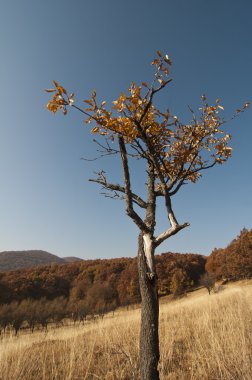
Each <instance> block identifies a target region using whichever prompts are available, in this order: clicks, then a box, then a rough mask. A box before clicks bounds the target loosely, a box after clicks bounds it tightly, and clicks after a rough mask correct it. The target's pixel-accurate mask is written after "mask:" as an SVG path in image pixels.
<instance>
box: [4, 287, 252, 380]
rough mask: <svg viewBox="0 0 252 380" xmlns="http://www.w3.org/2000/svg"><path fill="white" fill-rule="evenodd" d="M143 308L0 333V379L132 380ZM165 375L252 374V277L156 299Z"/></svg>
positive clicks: (202, 378) (237, 378)
mask: <svg viewBox="0 0 252 380" xmlns="http://www.w3.org/2000/svg"><path fill="white" fill-rule="evenodd" d="M139 317H140V309H139V308H138V307H136V308H135V309H131V310H127V309H119V310H117V311H116V312H115V313H114V314H112V313H111V314H108V315H106V316H105V317H104V318H103V319H97V320H96V321H88V322H85V323H84V324H78V325H77V324H76V325H65V326H62V327H58V328H55V327H53V326H50V327H49V329H48V331H47V332H45V331H42V330H41V331H35V332H34V333H30V332H29V331H28V330H27V331H22V332H20V333H19V334H18V336H15V334H14V332H12V331H9V332H7V333H6V334H5V335H2V336H1V338H0V379H1V380H35V379H36V380H77V379H79V380H97V379H98V380H119V379H121V380H137V379H138V332H139ZM160 349H161V357H160V367H159V370H160V377H161V379H162V380H166V379H167V380H168V379H169V380H175V379H176V380H189V379H195V380H250V379H251V378H252V361H251V358H252V283H251V281H250V282H249V281H245V282H240V283H234V284H230V285H228V286H226V287H225V288H224V289H223V290H222V291H219V292H218V293H214V294H211V295H210V296H209V295H208V294H207V291H206V289H200V290H198V291H195V292H192V293H189V294H188V295H187V296H186V297H183V298H181V299H178V300H170V299H169V298H164V299H161V303H160Z"/></svg>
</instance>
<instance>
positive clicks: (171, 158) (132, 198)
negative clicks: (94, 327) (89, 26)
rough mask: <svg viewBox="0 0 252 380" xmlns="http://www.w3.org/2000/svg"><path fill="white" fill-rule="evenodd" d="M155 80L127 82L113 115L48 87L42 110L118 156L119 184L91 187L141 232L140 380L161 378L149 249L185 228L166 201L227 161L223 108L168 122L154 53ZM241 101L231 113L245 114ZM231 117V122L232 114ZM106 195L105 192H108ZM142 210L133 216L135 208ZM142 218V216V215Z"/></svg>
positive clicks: (161, 67)
mask: <svg viewBox="0 0 252 380" xmlns="http://www.w3.org/2000/svg"><path fill="white" fill-rule="evenodd" d="M152 64H153V66H154V67H155V75H154V78H153V80H152V82H151V83H150V84H149V85H148V84H147V83H146V82H143V83H142V84H141V85H136V84H135V83H132V84H131V86H130V89H129V92H128V93H121V95H120V96H119V98H118V99H117V100H116V101H114V102H113V106H112V108H111V109H107V108H106V101H102V102H101V103H100V102H98V100H97V96H96V91H93V93H92V96H91V98H90V99H88V100H84V103H86V104H87V107H86V108H82V107H81V106H77V105H75V103H74V94H73V93H70V94H69V93H68V92H67V91H66V90H65V88H64V87H62V86H61V85H59V84H58V83H57V82H56V81H53V83H54V88H52V89H48V90H46V91H47V92H52V93H53V97H52V100H50V101H49V103H48V104H47V108H48V110H49V111H51V112H53V113H56V112H57V111H58V110H62V111H63V113H64V115H66V114H67V111H68V108H69V106H71V107H72V108H75V109H77V110H79V111H80V112H81V113H82V114H84V115H85V116H86V122H87V123H88V124H92V123H93V122H94V124H93V125H92V129H91V132H92V133H93V134H95V135H101V136H103V137H104V138H105V143H104V144H102V143H100V142H98V141H97V140H96V142H97V143H98V144H99V147H100V150H101V151H102V152H101V156H104V155H117V154H118V156H119V157H120V160H121V164H122V172H123V178H124V181H123V182H124V183H123V184H117V183H111V182H110V181H109V180H108V179H107V177H106V175H105V172H104V171H103V170H102V171H100V172H99V173H98V176H97V178H95V179H91V180H90V181H92V182H96V183H98V184H99V185H100V186H101V187H102V188H103V189H105V190H108V191H109V196H111V197H114V198H117V199H124V200H125V204H126V213H127V215H128V216H129V217H130V218H131V219H132V220H133V222H134V223H135V224H136V225H137V227H138V229H139V239H138V272H139V283H140V292H141V299H142V309H141V329H140V378H141V379H142V380H156V379H159V371H158V362H159V338H158V316H159V304H158V296H157V275H156V268H155V260H154V253H155V249H156V248H157V247H158V246H159V245H160V244H161V243H162V242H164V241H165V240H166V239H168V238H170V237H171V236H172V235H175V234H177V233H178V232H179V231H180V230H182V229H184V228H185V227H187V226H189V223H187V222H186V223H179V222H178V220H177V218H176V216H175V213H174V210H173V208H172V197H173V196H174V195H175V194H177V193H178V191H179V190H180V189H181V187H182V186H183V185H184V184H186V183H188V182H193V183H194V182H196V181H197V180H198V179H199V178H200V177H201V174H202V173H203V171H205V170H206V169H210V168H212V167H214V166H215V165H217V164H223V163H224V162H226V161H227V159H228V158H229V157H230V156H231V147H230V146H229V140H230V135H229V134H226V133H225V132H224V131H223V130H222V129H221V126H222V125H223V124H224V123H225V121H224V119H223V118H222V117H221V116H220V112H221V111H222V110H223V107H222V106H221V105H220V103H219V102H220V100H219V99H217V100H216V102H215V103H214V104H213V105H209V104H208V102H207V100H206V97H205V96H204V95H203V96H202V106H201V108H200V109H199V112H198V116H197V114H196V113H195V112H194V111H193V110H192V109H191V108H189V109H190V112H191V115H192V116H191V120H190V121H189V122H188V123H187V124H184V123H182V122H181V120H179V118H178V117H177V116H171V114H170V112H169V110H166V111H161V110H160V109H159V108H157V107H156V106H155V105H154V98H155V97H156V95H157V94H158V93H159V92H160V91H162V90H163V89H164V88H165V87H166V86H167V85H168V84H169V83H170V82H171V79H170V78H169V69H170V65H171V61H170V58H169V57H168V55H162V53H161V52H160V51H158V52H157V58H156V59H154V61H153V62H152ZM248 106H249V103H246V104H245V105H244V106H243V108H242V109H241V110H237V113H236V114H238V113H240V112H243V111H244V110H245V109H246V108H247V107H248ZM236 114H235V116H236ZM130 159H136V160H139V159H140V160H142V161H145V163H146V166H145V168H144V173H146V178H145V179H144V182H143V187H144V186H146V198H145V199H144V198H143V197H141V196H140V195H138V194H136V192H134V191H133V189H132V167H131V168H130V165H129V164H130ZM106 195H107V194H106ZM159 197H162V198H163V199H164V207H165V209H166V212H167V217H168V221H169V224H170V226H169V227H168V228H167V229H166V230H165V231H164V232H163V233H161V234H160V235H158V236H156V235H155V227H156V201H157V198H159ZM137 208H140V209H142V210H143V213H139V211H138V209H137ZM143 214H144V217H142V216H141V215H143Z"/></svg>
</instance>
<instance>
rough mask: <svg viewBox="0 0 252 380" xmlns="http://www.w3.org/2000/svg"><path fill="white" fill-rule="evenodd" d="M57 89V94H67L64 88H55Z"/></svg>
mask: <svg viewBox="0 0 252 380" xmlns="http://www.w3.org/2000/svg"><path fill="white" fill-rule="evenodd" d="M57 89H58V91H59V92H63V94H66V93H67V92H66V90H65V89H64V87H62V86H57Z"/></svg>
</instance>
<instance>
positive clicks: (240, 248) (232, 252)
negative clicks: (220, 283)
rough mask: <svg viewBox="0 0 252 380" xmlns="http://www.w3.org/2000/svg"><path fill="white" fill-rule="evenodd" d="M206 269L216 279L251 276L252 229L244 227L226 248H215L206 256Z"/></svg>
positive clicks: (235, 278)
mask: <svg viewBox="0 0 252 380" xmlns="http://www.w3.org/2000/svg"><path fill="white" fill-rule="evenodd" d="M206 270H207V271H208V272H209V273H212V274H213V275H214V276H215V277H216V278H217V279H226V280H239V279H244V278H251V277H252V230H250V231H249V230H247V229H246V228H244V229H243V230H242V231H241V232H240V234H239V235H238V236H237V238H236V239H234V240H233V241H232V242H231V243H230V244H229V245H228V246H227V247H226V248H224V249H215V250H214V251H213V252H212V253H211V255H210V256H209V257H208V258H207V263H206Z"/></svg>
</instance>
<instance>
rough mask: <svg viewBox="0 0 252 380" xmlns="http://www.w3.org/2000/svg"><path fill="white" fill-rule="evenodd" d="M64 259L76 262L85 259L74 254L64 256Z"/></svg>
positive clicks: (68, 261)
mask: <svg viewBox="0 0 252 380" xmlns="http://www.w3.org/2000/svg"><path fill="white" fill-rule="evenodd" d="M63 260H64V261H65V262H67V263H75V262H76V261H83V259H80V258H79V257H74V256H69V257H63Z"/></svg>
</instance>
